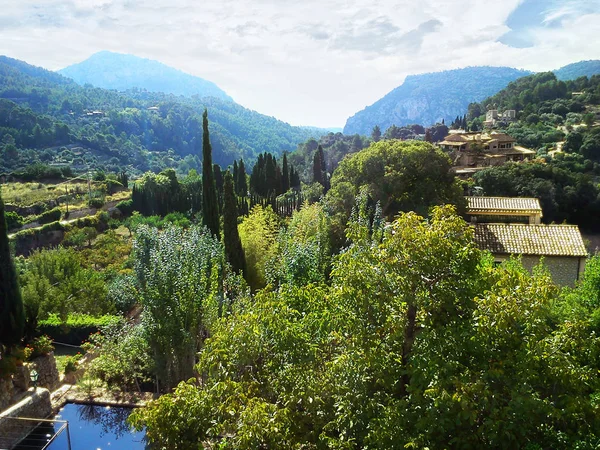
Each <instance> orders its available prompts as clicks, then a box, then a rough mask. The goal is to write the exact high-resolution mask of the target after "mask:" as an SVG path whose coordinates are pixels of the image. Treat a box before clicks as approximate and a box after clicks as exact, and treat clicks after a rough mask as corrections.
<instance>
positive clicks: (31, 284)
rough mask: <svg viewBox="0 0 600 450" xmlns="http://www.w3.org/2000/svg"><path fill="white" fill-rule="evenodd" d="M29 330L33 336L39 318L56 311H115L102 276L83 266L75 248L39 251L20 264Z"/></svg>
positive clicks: (64, 313) (60, 313)
mask: <svg viewBox="0 0 600 450" xmlns="http://www.w3.org/2000/svg"><path fill="white" fill-rule="evenodd" d="M21 285H22V291H23V303H24V307H25V316H26V334H27V336H29V337H31V336H32V335H33V334H34V333H35V330H36V329H37V327H38V322H39V320H43V319H47V318H48V317H49V316H50V315H51V314H57V315H58V316H59V317H60V318H61V319H62V320H66V319H67V317H68V315H69V314H72V313H81V314H91V315H103V314H107V313H112V312H114V305H113V304H112V303H111V302H110V301H108V299H107V297H106V284H105V282H104V278H103V276H102V275H101V274H100V273H98V272H96V271H95V270H92V269H87V268H84V267H82V266H81V263H80V259H79V257H78V255H77V253H76V252H75V250H73V249H65V248H57V249H54V250H45V251H37V252H35V253H34V254H33V255H31V256H30V257H29V258H28V259H27V260H26V261H25V262H23V266H22V267H21Z"/></svg>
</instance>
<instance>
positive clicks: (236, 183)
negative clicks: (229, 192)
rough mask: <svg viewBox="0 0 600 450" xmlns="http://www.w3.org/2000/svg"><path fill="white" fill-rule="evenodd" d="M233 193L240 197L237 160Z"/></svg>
mask: <svg viewBox="0 0 600 450" xmlns="http://www.w3.org/2000/svg"><path fill="white" fill-rule="evenodd" d="M233 191H234V192H235V193H236V194H237V195H240V189H239V186H238V164H237V160H234V161H233Z"/></svg>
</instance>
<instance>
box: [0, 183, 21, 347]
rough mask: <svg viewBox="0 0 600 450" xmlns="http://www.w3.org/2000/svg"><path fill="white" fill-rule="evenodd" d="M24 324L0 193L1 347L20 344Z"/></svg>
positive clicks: (19, 292) (19, 291)
mask: <svg viewBox="0 0 600 450" xmlns="http://www.w3.org/2000/svg"><path fill="white" fill-rule="evenodd" d="M24 326H25V314H24V311H23V300H22V298H21V290H20V288H19V282H18V280H17V273H16V271H15V266H14V264H13V260H12V255H11V253H10V246H9V243H8V230H7V227H6V218H5V217H4V201H3V200H2V195H1V194H0V349H1V347H2V346H6V347H11V346H13V345H15V344H18V343H19V342H20V341H21V338H22V337H23V328H24Z"/></svg>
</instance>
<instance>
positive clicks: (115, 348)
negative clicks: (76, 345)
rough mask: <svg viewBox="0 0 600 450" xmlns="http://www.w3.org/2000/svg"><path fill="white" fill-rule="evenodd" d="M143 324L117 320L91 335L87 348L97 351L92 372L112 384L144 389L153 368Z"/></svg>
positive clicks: (132, 388)
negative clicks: (141, 386) (142, 384)
mask: <svg viewBox="0 0 600 450" xmlns="http://www.w3.org/2000/svg"><path fill="white" fill-rule="evenodd" d="M147 338H148V337H147V335H146V330H145V329H144V327H143V326H139V325H138V326H136V325H132V324H126V325H124V324H123V323H114V324H109V325H106V326H104V327H103V328H102V333H96V334H93V335H91V336H90V339H89V343H88V344H87V345H86V348H87V349H88V351H89V352H91V353H93V354H95V355H96V358H94V359H93V360H92V363H91V365H90V368H89V373H90V374H91V375H92V376H94V377H97V378H100V379H101V380H102V381H104V382H105V383H106V384H107V385H108V386H109V387H116V388H119V389H122V390H135V391H138V392H139V391H141V388H140V383H143V382H148V381H149V380H150V376H151V374H152V371H153V370H154V361H153V360H152V358H151V354H152V353H151V349H150V346H149V344H148V339H147Z"/></svg>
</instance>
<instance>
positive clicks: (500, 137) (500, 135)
mask: <svg viewBox="0 0 600 450" xmlns="http://www.w3.org/2000/svg"><path fill="white" fill-rule="evenodd" d="M490 137H491V138H492V139H498V140H499V141H502V142H515V138H513V137H512V136H509V135H508V134H506V133H497V132H494V131H492V134H491V135H490Z"/></svg>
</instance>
